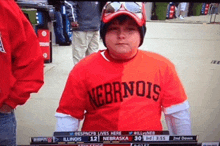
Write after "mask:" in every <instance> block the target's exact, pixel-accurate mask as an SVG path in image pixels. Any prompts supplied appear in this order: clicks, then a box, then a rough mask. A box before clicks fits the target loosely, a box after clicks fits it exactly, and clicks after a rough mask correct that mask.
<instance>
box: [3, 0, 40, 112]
mask: <svg viewBox="0 0 220 146" xmlns="http://www.w3.org/2000/svg"><path fill="white" fill-rule="evenodd" d="M0 14H1V17H0V107H1V106H2V104H3V103H5V104H7V105H9V106H11V107H12V108H15V107H16V106H17V105H22V104H24V103H25V102H26V101H27V99H28V98H29V97H30V93H33V92H37V91H38V90H39V89H40V87H41V86H42V85H43V66H44V60H43V55H42V52H41V49H40V47H39V42H38V39H37V36H36V33H35V32H34V29H33V27H32V25H31V24H30V22H29V21H28V20H27V18H26V17H25V15H24V14H23V12H22V11H21V10H20V8H19V6H18V5H17V4H16V3H15V2H14V0H0Z"/></svg>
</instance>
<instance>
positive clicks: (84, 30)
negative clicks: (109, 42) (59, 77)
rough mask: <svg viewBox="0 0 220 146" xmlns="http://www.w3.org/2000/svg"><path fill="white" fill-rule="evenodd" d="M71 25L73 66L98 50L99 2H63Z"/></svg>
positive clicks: (66, 0) (67, 0)
mask: <svg viewBox="0 0 220 146" xmlns="http://www.w3.org/2000/svg"><path fill="white" fill-rule="evenodd" d="M64 2H65V6H66V7H67V15H68V17H69V20H70V22H71V25H72V30H73V40H72V56H73V63H74V65H75V64H76V63H78V62H79V61H80V60H81V59H82V58H84V57H85V56H87V55H89V54H92V53H94V52H97V51H98V50H99V41H100V34H99V29H100V23H101V20H100V17H101V11H100V2H98V1H72V0H65V1H64Z"/></svg>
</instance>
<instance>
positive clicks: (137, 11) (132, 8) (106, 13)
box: [102, 2, 146, 26]
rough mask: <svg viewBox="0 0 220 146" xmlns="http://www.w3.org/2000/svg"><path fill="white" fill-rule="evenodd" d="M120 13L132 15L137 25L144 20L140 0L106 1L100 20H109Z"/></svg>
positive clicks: (140, 24)
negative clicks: (128, 0)
mask: <svg viewBox="0 0 220 146" xmlns="http://www.w3.org/2000/svg"><path fill="white" fill-rule="evenodd" d="M120 15H128V16H130V17H132V18H133V19H134V20H135V21H136V22H137V24H138V25H139V26H143V25H144V24H145V22H146V14H145V7H144V4H143V3H142V2H107V3H106V5H105V6H104V8H103V11H102V21H103V22H104V23H108V22H110V21H111V20H112V19H113V18H115V17H117V16H120Z"/></svg>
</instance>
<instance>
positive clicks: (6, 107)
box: [0, 104, 13, 114]
mask: <svg viewBox="0 0 220 146" xmlns="http://www.w3.org/2000/svg"><path fill="white" fill-rule="evenodd" d="M12 111H13V108H11V107H10V106H9V105H7V104H3V105H2V106H1V107H0V113H4V114H6V113H11V112H12Z"/></svg>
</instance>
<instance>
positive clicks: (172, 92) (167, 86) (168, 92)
mask: <svg viewBox="0 0 220 146" xmlns="http://www.w3.org/2000/svg"><path fill="white" fill-rule="evenodd" d="M161 102H162V107H163V110H164V112H165V113H166V114H170V113H174V112H178V111H181V110H185V109H187V108H188V107H189V104H188V101H187V95H186V93H185V90H184V87H183V85H182V83H181V81H180V79H179V76H178V74H177V71H176V69H175V66H174V65H173V64H172V63H170V64H168V65H167V67H166V69H165V70H164V78H163V88H162V101H161Z"/></svg>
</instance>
